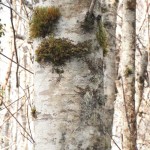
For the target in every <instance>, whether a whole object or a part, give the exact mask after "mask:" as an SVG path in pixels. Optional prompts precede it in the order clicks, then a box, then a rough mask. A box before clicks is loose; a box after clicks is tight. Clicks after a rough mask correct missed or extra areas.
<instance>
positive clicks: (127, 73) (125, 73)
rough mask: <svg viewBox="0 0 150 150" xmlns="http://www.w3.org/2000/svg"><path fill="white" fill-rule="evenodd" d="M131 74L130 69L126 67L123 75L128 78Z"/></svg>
mask: <svg viewBox="0 0 150 150" xmlns="http://www.w3.org/2000/svg"><path fill="white" fill-rule="evenodd" d="M132 73H133V71H132V69H131V68H129V67H127V68H126V70H125V71H124V75H125V77H128V76H129V75H131V74H132Z"/></svg>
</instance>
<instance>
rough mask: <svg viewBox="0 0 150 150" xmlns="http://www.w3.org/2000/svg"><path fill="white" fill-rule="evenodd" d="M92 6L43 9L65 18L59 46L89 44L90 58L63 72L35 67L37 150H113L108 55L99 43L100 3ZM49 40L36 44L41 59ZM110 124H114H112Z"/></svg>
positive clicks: (59, 31) (64, 4)
mask: <svg viewBox="0 0 150 150" xmlns="http://www.w3.org/2000/svg"><path fill="white" fill-rule="evenodd" d="M92 2H93V3H92V6H91V7H90V2H89V1H84V0H83V1H71V2H70V0H66V1H59V0H58V1H55V2H52V1H51V2H49V3H46V2H45V3H44V5H43V6H45V5H46V4H48V5H46V6H55V7H58V8H60V12H61V18H60V19H59V21H58V23H57V25H56V26H57V28H56V30H54V32H53V35H54V37H53V38H56V39H55V40H56V41H57V39H59V40H60V41H61V39H60V38H67V39H70V40H72V42H73V43H75V44H79V43H80V42H85V41H88V40H90V41H91V48H90V51H91V53H90V54H88V55H85V56H84V57H83V58H82V59H77V58H74V59H71V60H70V61H67V62H66V64H65V65H61V66H59V67H58V68H57V67H55V66H53V65H52V63H50V64H48V65H45V64H41V63H37V62H36V63H35V80H34V83H35V101H34V104H35V109H36V118H35V120H34V127H35V141H36V144H35V150H38V149H44V150H48V149H55V150H60V149H70V150H73V149H74V150H75V149H100V150H109V149H110V147H111V146H110V145H111V138H110V137H111V126H112V124H111V123H112V115H113V113H112V111H111V110H109V109H108V110H107V114H106V110H105V98H104V85H103V80H104V77H103V51H102V49H100V47H99V44H98V42H97V39H96V32H97V24H96V17H97V16H96V15H97V14H98V15H101V14H100V8H99V5H98V2H96V3H95V1H92ZM94 3H95V7H94V6H93V4H94ZM41 6H42V5H41ZM89 8H90V9H89ZM91 8H92V9H91ZM93 8H94V10H93ZM77 12H78V13H77ZM89 13H90V15H89ZM88 15H89V16H90V18H88V17H89V16H88ZM87 16H88V17H87ZM47 38H48V37H46V38H45V39H41V40H35V41H34V49H35V53H36V54H39V53H38V52H39V51H37V49H40V48H41V47H40V43H41V42H42V43H41V46H42V45H44V43H45V42H44V41H45V40H47ZM53 44H54V43H53ZM96 49H97V50H96ZM95 50H96V51H95ZM41 55H42V53H41ZM36 57H37V55H36ZM53 58H54V57H52V58H51V59H53ZM36 59H37V61H39V60H42V59H41V58H39V57H37V58H36ZM43 60H44V59H43ZM54 61H55V60H53V62H54ZM60 70H61V71H60ZM56 71H57V72H56ZM109 117H111V119H110V118H109ZM109 119H110V120H111V121H110V122H111V123H110V122H109V124H107V122H108V121H107V120H109ZM41 131H42V132H41ZM47 141H48V142H47Z"/></svg>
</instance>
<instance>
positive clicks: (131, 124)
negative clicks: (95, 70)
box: [118, 0, 137, 150]
mask: <svg viewBox="0 0 150 150" xmlns="http://www.w3.org/2000/svg"><path fill="white" fill-rule="evenodd" d="M135 22H136V0H130V1H129V0H124V1H123V26H122V49H121V53H120V54H121V58H120V68H119V70H120V71H119V72H120V74H119V76H118V79H119V80H120V88H121V90H120V89H119V90H118V91H119V92H120V95H122V100H123V109H122V117H123V120H122V136H123V139H122V140H123V150H129V149H130V150H136V136H137V135H136V134H137V133H136V132H137V130H136V114H135V48H136V47H135V31H136V26H135Z"/></svg>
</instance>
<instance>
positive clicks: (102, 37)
mask: <svg viewBox="0 0 150 150" xmlns="http://www.w3.org/2000/svg"><path fill="white" fill-rule="evenodd" d="M96 37H97V41H98V43H99V45H100V46H101V47H102V49H103V55H104V56H106V54H107V53H108V38H107V32H106V30H105V28H104V25H103V23H102V21H99V23H98V31H97V33H96Z"/></svg>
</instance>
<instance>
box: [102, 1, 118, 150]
mask: <svg viewBox="0 0 150 150" xmlns="http://www.w3.org/2000/svg"><path fill="white" fill-rule="evenodd" d="M117 7H118V2H116V1H114V0H109V1H106V0H101V14H102V22H103V24H104V27H105V29H106V32H107V38H108V41H107V42H108V47H107V51H108V52H107V53H106V55H105V57H104V95H105V97H106V103H105V116H107V115H108V116H109V117H107V118H108V119H107V120H106V122H107V123H106V125H107V128H108V129H109V132H108V133H109V135H108V138H110V140H111V138H112V128H111V126H112V124H113V114H114V101H115V98H116V96H115V95H116V85H115V80H116V19H117ZM109 111H111V112H112V115H110V113H109ZM112 142H113V141H112ZM110 147H111V146H110Z"/></svg>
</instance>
